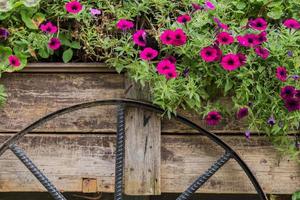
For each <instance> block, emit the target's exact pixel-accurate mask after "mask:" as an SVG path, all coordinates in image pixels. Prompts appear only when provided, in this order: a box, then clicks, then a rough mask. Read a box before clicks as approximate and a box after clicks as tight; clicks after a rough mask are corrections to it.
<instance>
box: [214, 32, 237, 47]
mask: <svg viewBox="0 0 300 200" xmlns="http://www.w3.org/2000/svg"><path fill="white" fill-rule="evenodd" d="M217 41H218V42H219V44H232V43H233V42H234V38H233V37H232V36H231V35H230V34H229V33H227V32H221V33H219V34H218V35H217Z"/></svg>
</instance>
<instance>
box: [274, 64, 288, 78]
mask: <svg viewBox="0 0 300 200" xmlns="http://www.w3.org/2000/svg"><path fill="white" fill-rule="evenodd" d="M276 78H277V79H278V80H280V81H282V82H285V81H286V80H287V70H286V68H285V67H277V68H276Z"/></svg>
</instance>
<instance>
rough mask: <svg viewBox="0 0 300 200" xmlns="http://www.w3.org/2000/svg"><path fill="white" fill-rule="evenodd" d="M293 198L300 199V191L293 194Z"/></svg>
mask: <svg viewBox="0 0 300 200" xmlns="http://www.w3.org/2000/svg"><path fill="white" fill-rule="evenodd" d="M292 200H300V191H299V192H295V193H294V194H293V197H292Z"/></svg>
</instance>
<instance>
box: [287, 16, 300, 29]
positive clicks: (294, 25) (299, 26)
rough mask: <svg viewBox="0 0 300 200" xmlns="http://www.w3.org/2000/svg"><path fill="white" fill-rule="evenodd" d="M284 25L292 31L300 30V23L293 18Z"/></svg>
mask: <svg viewBox="0 0 300 200" xmlns="http://www.w3.org/2000/svg"><path fill="white" fill-rule="evenodd" d="M283 25H284V26H285V27H287V28H291V29H300V22H299V21H297V20H295V19H293V18H290V19H287V20H285V21H284V22H283Z"/></svg>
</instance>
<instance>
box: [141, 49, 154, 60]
mask: <svg viewBox="0 0 300 200" xmlns="http://www.w3.org/2000/svg"><path fill="white" fill-rule="evenodd" d="M157 56H158V51H156V50H155V49H152V48H150V47H148V48H145V49H144V50H143V51H141V52H140V58H141V59H143V60H153V59H154V58H156V57H157Z"/></svg>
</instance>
